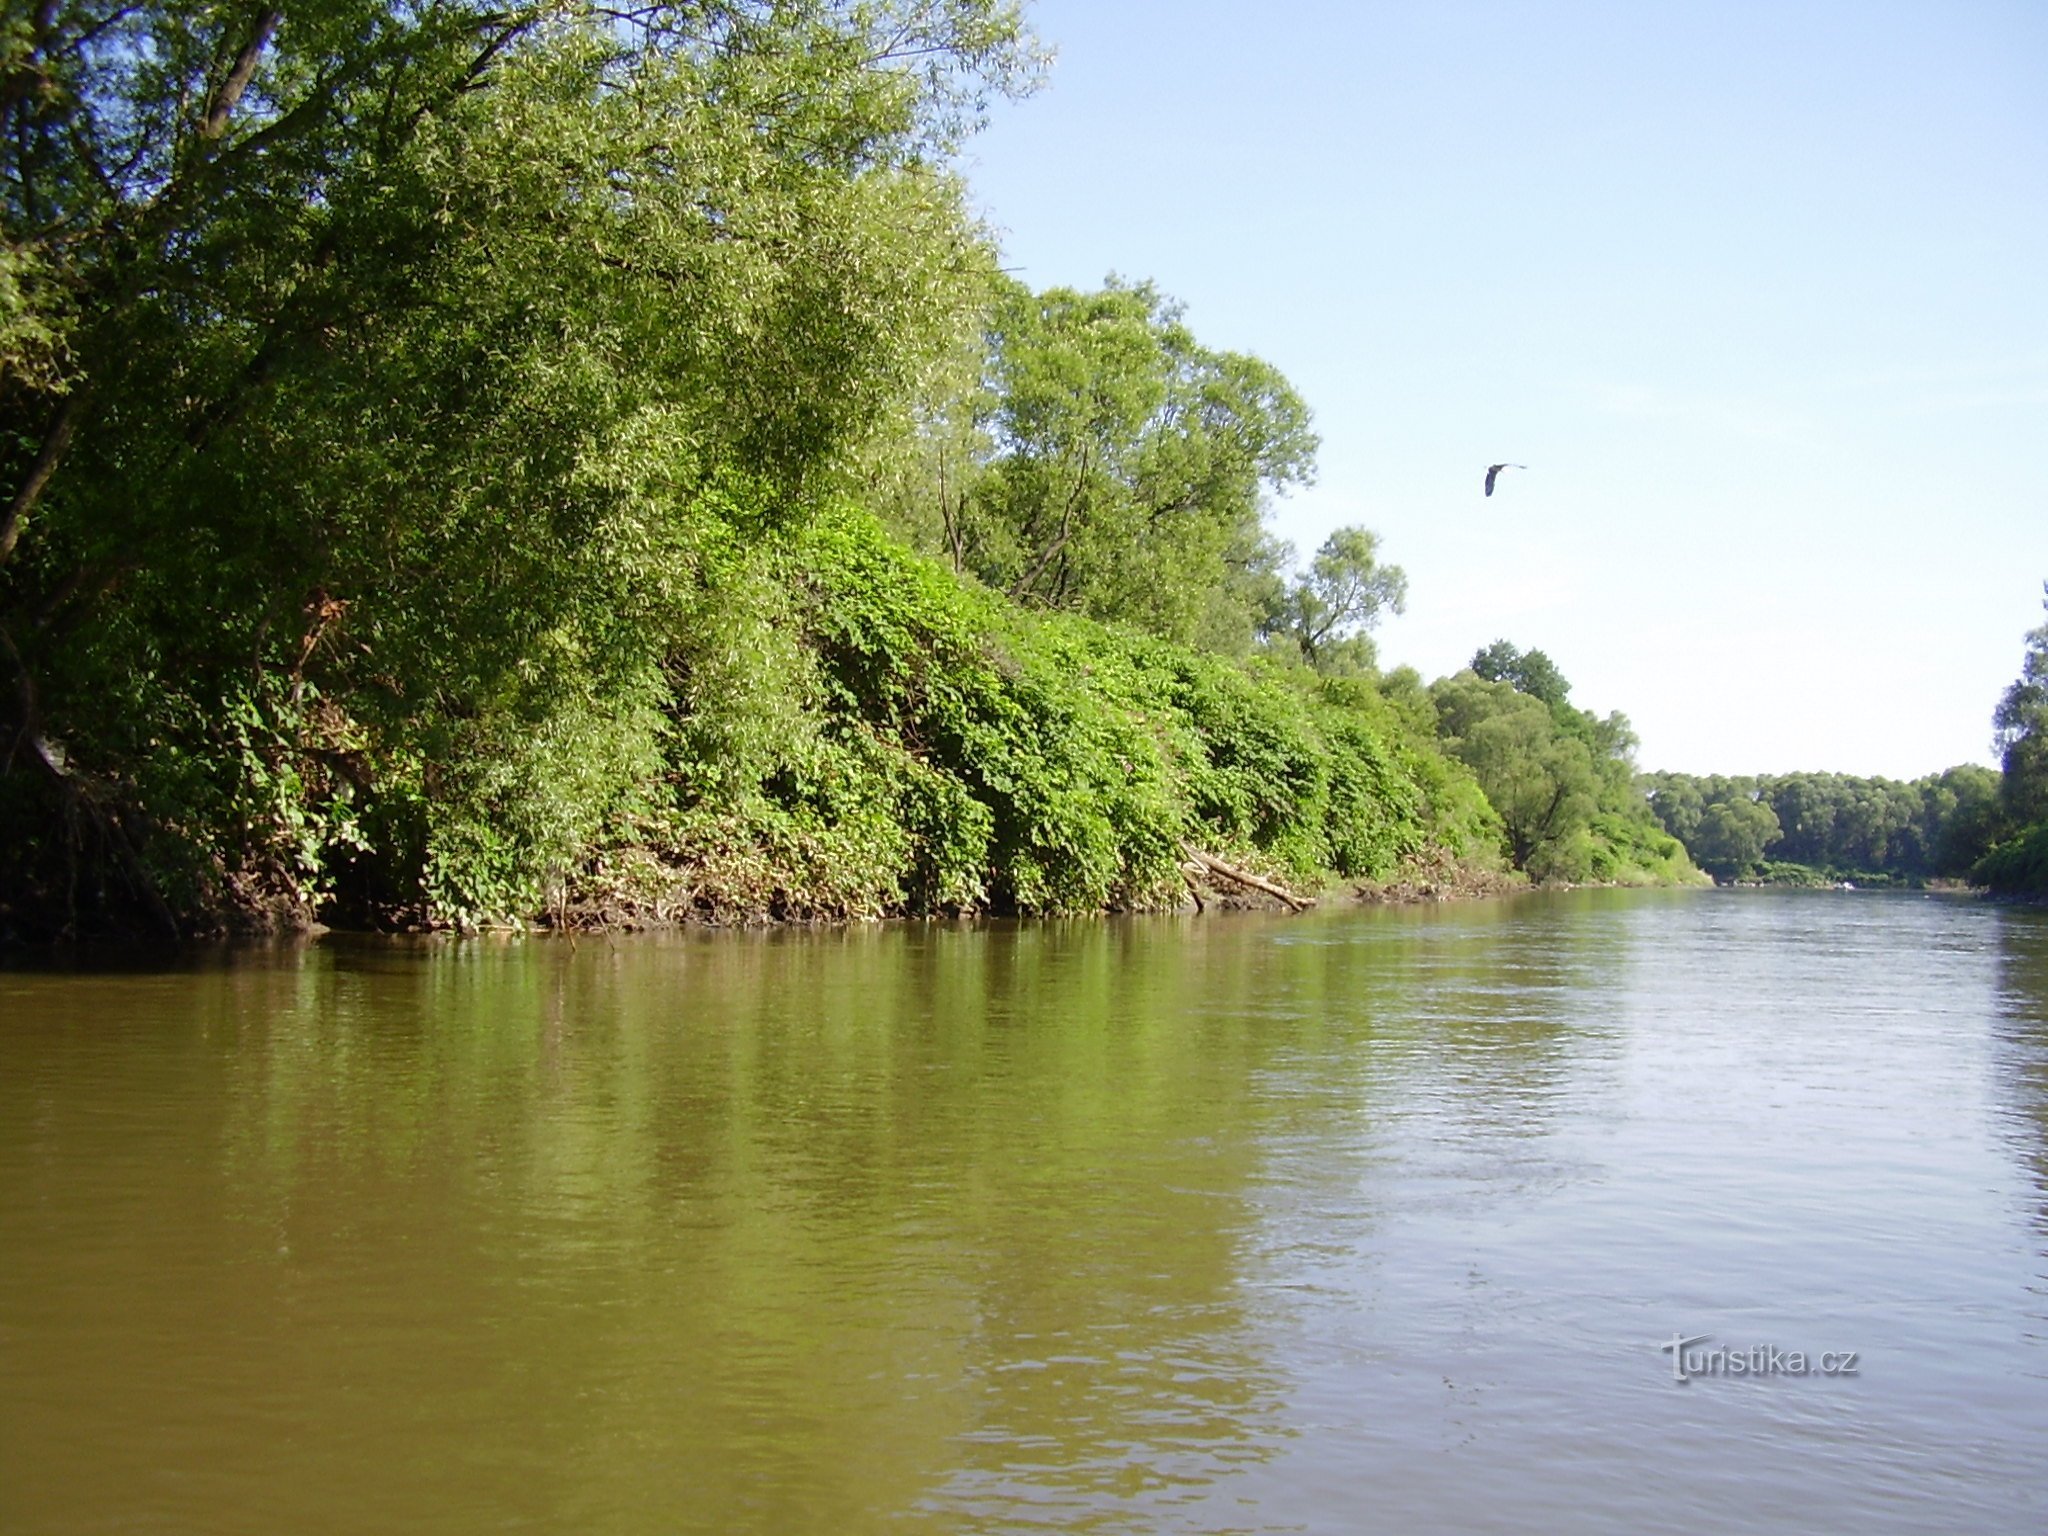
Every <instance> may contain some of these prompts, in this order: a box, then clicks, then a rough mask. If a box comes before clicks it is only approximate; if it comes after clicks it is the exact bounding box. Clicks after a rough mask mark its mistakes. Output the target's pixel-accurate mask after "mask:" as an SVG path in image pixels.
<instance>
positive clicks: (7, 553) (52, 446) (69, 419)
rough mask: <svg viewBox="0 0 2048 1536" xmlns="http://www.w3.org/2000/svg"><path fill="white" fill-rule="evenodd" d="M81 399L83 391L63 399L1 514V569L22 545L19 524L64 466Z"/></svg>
mask: <svg viewBox="0 0 2048 1536" xmlns="http://www.w3.org/2000/svg"><path fill="white" fill-rule="evenodd" d="M84 399H85V391H84V390H82V389H80V390H77V391H74V392H73V393H72V394H70V395H67V396H66V397H65V399H64V404H63V405H62V406H61V407H60V408H59V409H58V411H57V415H56V417H55V418H54V419H53V420H52V421H51V422H50V426H49V430H48V431H46V432H44V433H43V445H42V447H41V448H40V449H38V450H37V452H36V458H35V462H34V463H33V464H31V465H30V466H29V470H28V476H27V478H26V479H24V480H23V481H22V482H21V488H20V489H19V490H17V491H16V492H15V493H14V499H13V500H12V501H10V502H9V503H8V504H7V511H6V512H5V513H4V514H0V566H4V565H5V564H6V563H7V562H8V561H9V560H11V559H12V558H13V557H14V546H15V545H16V544H18V543H20V542H21V528H22V524H23V523H24V522H26V521H27V519H28V514H29V512H30V510H31V509H33V508H34V506H35V504H36V501H37V499H38V498H39V497H40V496H41V495H42V494H43V488H44V487H45V486H47V485H48V484H49V483H50V477H51V476H52V475H54V474H56V473H57V466H58V465H59V464H61V463H63V462H64V453H65V450H66V449H68V448H69V447H70V446H71V431H72V428H73V427H75V426H76V425H77V423H78V413H79V410H80V408H81V402H82V401H83V400H84Z"/></svg>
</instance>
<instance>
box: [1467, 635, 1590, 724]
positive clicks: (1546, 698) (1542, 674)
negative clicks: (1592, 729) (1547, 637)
mask: <svg viewBox="0 0 2048 1536" xmlns="http://www.w3.org/2000/svg"><path fill="white" fill-rule="evenodd" d="M1471 668H1472V671H1473V672H1475V673H1477V674H1478V675H1479V676H1480V677H1483V678H1485V679H1486V680H1487V681H1488V682H1490V683H1506V684H1508V685H1509V686H1510V687H1511V688H1513V689H1514V690H1515V691H1516V692H1517V693H1526V694H1528V695H1529V696H1530V697H1531V698H1536V699H1541V700H1542V701H1543V702H1544V703H1545V704H1548V705H1549V706H1550V707H1551V708H1552V709H1562V708H1564V707H1565V705H1566V702H1567V701H1568V700H1569V699H1570V697H1571V691H1572V685H1571V684H1570V683H1568V682H1566V681H1565V679H1564V674H1563V673H1562V672H1560V671H1558V669H1557V663H1556V662H1554V661H1552V660H1551V659H1550V658H1549V657H1548V656H1546V655H1544V654H1543V652H1541V651H1537V650H1529V651H1523V650H1520V649H1519V648H1517V647H1516V646H1514V645H1512V644H1511V643H1509V642H1508V641H1506V640H1496V641H1494V642H1493V644H1491V645H1488V646H1482V647H1481V648H1480V649H1479V650H1478V651H1476V652H1475V653H1474V654H1473V657H1472V662H1471Z"/></svg>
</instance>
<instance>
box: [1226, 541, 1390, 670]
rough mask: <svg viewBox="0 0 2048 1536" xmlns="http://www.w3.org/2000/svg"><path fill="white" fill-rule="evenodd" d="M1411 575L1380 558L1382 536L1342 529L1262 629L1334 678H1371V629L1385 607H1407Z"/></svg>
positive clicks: (1301, 576)
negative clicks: (1277, 637) (1291, 644)
mask: <svg viewBox="0 0 2048 1536" xmlns="http://www.w3.org/2000/svg"><path fill="white" fill-rule="evenodd" d="M1407 601H1408V576H1407V573H1406V572H1404V571H1403V570H1402V569H1401V568H1400V567H1399V566H1398V565H1382V564H1380V562H1379V535H1377V534H1375V533H1373V532H1371V531H1370V530H1368V529H1365V528H1339V529H1338V530H1337V531H1336V532H1335V533H1332V534H1331V535H1330V536H1329V538H1327V539H1325V540H1324V541H1323V546H1322V548H1320V549H1318V550H1317V551H1316V555H1315V558H1314V559H1313V560H1311V561H1310V562H1309V567H1308V569H1307V570H1306V571H1305V572H1303V573H1302V574H1301V575H1300V576H1299V577H1297V578H1296V579H1295V582H1294V585H1293V586H1292V587H1291V588H1288V589H1287V590H1286V591H1285V593H1284V594H1282V596H1281V598H1280V600H1279V601H1278V602H1277V603H1275V604H1274V605H1273V607H1272V611H1270V612H1269V613H1268V614H1267V616H1266V617H1265V619H1264V620H1263V622H1262V623H1261V626H1260V628H1261V631H1262V633H1264V634H1266V635H1269V636H1273V635H1277V636H1283V637H1285V638H1286V639H1289V640H1292V641H1293V642H1294V644H1295V646H1296V648H1297V649H1298V650H1299V651H1300V652H1301V659H1302V660H1303V661H1305V662H1307V663H1308V664H1309V665H1310V666H1312V667H1314V668H1315V669H1316V670H1317V671H1319V672H1323V673H1327V674H1330V675H1333V676H1370V675H1372V674H1373V673H1374V672H1375V671H1376V670H1377V669H1376V667H1375V665H1374V659H1375V658H1374V655H1373V649H1372V640H1371V636H1370V634H1369V631H1370V630H1371V629H1372V627H1373V625H1375V624H1376V623H1378V622H1379V616H1380V613H1381V611H1382V610H1383V609H1386V610H1391V611H1393V612H1395V613H1402V612H1405V611H1406V608H1407Z"/></svg>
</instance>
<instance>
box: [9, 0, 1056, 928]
mask: <svg viewBox="0 0 2048 1536" xmlns="http://www.w3.org/2000/svg"><path fill="white" fill-rule="evenodd" d="M1033 60H1034V53H1033V48H1032V45H1031V44H1030V42H1029V39H1028V37H1027V36H1026V35H1025V33H1024V32H1023V30H1022V28H1021V25H1020V23H1019V21H1018V18H1017V14H1016V10H1015V8H1014V6H1012V5H1010V4H1008V3H1006V0H947V3H945V4H938V5H934V4H927V3H923V0H901V3H894V0H862V3H854V0H721V3H715V4H688V3H682V4H653V5H647V6H635V7H630V8H619V7H611V6H599V5H594V4H584V3H578V0H544V3H540V0H536V3H513V4H509V5H501V4H485V3H482V0H442V3H436V4H432V5H409V4H397V3H391V0H307V3H305V4H300V5H281V6H279V7H277V8H275V9H270V8H265V7H263V6H260V5H259V6H228V5H224V4H184V3H180V4H171V3H168V0H141V3H122V4H117V3H115V0H53V3H51V4H46V5H40V6H38V7H36V9H35V10H34V12H33V14H26V15H25V14H22V13H21V11H20V9H19V8H17V9H16V10H15V11H14V12H10V19H9V21H8V23H7V24H6V26H5V28H4V31H0V231H4V246H0V252H4V257H0V338H4V341H5V345H6V347H7V351H6V354H5V366H4V367H0V508H4V510H0V677H4V682H0V740H5V741H7V742H8V743H9V744H10V746H25V747H26V748H27V750H10V751H8V752H7V753H5V754H4V755H0V763H4V764H5V765H6V766H5V768H4V769H0V799H7V798H8V797H13V799H14V801H15V803H17V805H18V806H21V807H25V809H23V810H22V812H21V815H22V818H23V820H22V821H20V822H18V823H16V824H17V825H31V826H45V827H47V826H62V825H64V824H65V817H66V815H71V816H73V818H74V819H75V818H76V817H78V816H85V817H86V818H87V819H88V820H89V821H91V822H92V823H93V824H94V826H95V827H96V832H95V833H94V834H93V835H94V836H95V837H96V838H97V840H98V841H97V843H96V844H94V845H93V846H98V847H101V848H103V849H106V850H111V852H110V853H109V857H116V856H119V857H120V858H121V859H123V860H125V863H126V865H127V866H129V867H128V868H127V871H126V874H125V875H124V877H123V878H125V879H127V880H128V882H129V883H130V884H141V885H147V884H151V883H155V884H159V885H165V886H166V888H168V887H169V886H171V885H175V884H176V882H177V881H178V880H181V879H182V880H185V881H187V882H188V883H190V882H198V883H201V884H210V885H211V886H213V887H214V888H220V887H222V886H232V887H234V888H236V889H267V890H275V891H278V892H281V893H283V894H285V895H287V896H290V895H293V894H294V893H298V894H301V895H302V894H303V892H304V890H305V889H306V888H307V886H308V883H309V882H314V881H317V880H318V879H319V878H320V876H319V873H318V871H319V870H320V869H321V868H322V867H323V865H326V866H327V867H332V863H333V861H334V860H336V859H341V860H343V861H344V862H345V861H346V860H347V859H349V858H350V857H352V855H351V853H350V851H349V850H351V849H357V848H358V846H359V845H363V844H365V843H366V842H367V843H374V844H375V845H376V847H377V848H378V850H379V852H378V856H377V861H378V862H379V864H380V868H379V870H378V871H377V872H376V874H375V875H374V877H369V876H366V877H365V878H366V879H370V881H371V883H372V884H377V885H380V886H382V887H384V888H387V889H388V888H393V887H404V886H407V885H408V884H409V885H412V886H414V887H417V888H419V889H424V890H427V891H429V892H430V893H438V894H433V895H432V896H431V898H430V900H431V903H432V904H434V905H436V906H437V907H438V908H439V909H440V910H443V911H451V912H466V911H473V910H484V909H494V910H504V909H505V908H506V906H507V905H508V904H515V903H516V901H518V900H523V899H525V897H524V895H522V893H530V892H531V891H532V890H533V889H534V888H535V887H536V882H538V881H540V880H542V879H543V878H544V877H545V873H546V870H547V869H548V868H549V867H550V866H551V865H552V864H555V863H558V862H559V861H560V859H561V858H563V857H565V856H566V855H565V853H564V851H563V850H565V849H568V848H571V847H574V846H576V844H577V840H578V838H580V837H582V836H583V835H584V834H585V833H587V832H588V830H589V828H590V826H591V825H593V824H594V822H595V819H596V818H598V817H600V816H603V815H606V814H611V813H612V812H613V811H615V810H617V809H619V796H620V795H621V794H622V793H623V789H622V786H623V785H625V784H627V783H629V782H632V781H633V779H634V777H635V776H636V774H637V773H638V771H639V769H638V768H636V767H635V766H634V765H636V764H637V765H640V767H644V765H645V763H646V762H647V761H648V757H649V754H650V753H651V752H652V751H653V749H654V744H655V743H656V741H657V740H658V739H659V738H660V736H661V734H662V732H663V729H664V727H663V724H662V719H661V714H662V710H663V708H664V707H665V700H667V699H668V698H669V696H670V695H671V694H672V693H673V691H674V685H675V676H674V672H675V657H676V655H677V653H678V650H679V647H678V646H677V644H676V641H677V633H676V632H677V629H678V627H679V625H681V624H682V623H683V622H685V619H686V616H687V615H689V614H690V613H691V606H690V600H691V596H692V594H693V592H695V591H696V590H697V588H698V587H699V585H700V584H701V581H702V579H703V577H704V575H705V573H706V572H707V571H710V570H712V569H714V568H716V565H717V561H718V558H719V551H720V550H721V549H723V548H725V547H726V546H727V545H729V544H730V543H732V542H733V541H735V540H739V541H744V540H746V539H748V538H751V537H754V536H755V535H756V534H757V533H758V532H759V530H760V529H762V528H763V527H765V526H767V525H768V524H769V523H771V522H773V521H775V520H777V519H781V518H787V517H790V516H794V515H799V514H800V513H801V511H802V509H803V508H804V507H806V506H807V505H809V504H810V502H811V501H812V500H813V499H814V496H815V494H816V492H817V491H818V490H819V489H820V488H822V487H823V486H824V485H826V484H827V483H828V482H829V479H830V476H831V474H832V473H833V472H834V471H835V468H836V467H837V466H839V465H841V464H843V463H846V462H848V461H849V460H850V459H851V457H852V456H853V454H854V452H855V450H856V449H857V448H858V447H859V445H860V444H861V443H862V442H863V441H864V439H865V438H867V437H868V436H869V435H871V434H872V433H873V432H874V431H875V430H876V429H877V427H878V426H879V424H880V423H882V422H883V421H884V420H885V419H886V418H887V415H888V412H889V411H890V410H891V409H892V407H893V404H894V402H895V401H897V400H898V399H900V398H901V397H902V396H903V395H905V394H906V393H908V392H909V391H910V390H911V389H912V388H913V387H914V385H915V383H916V381H917V380H919V379H920V378H922V377H923V376H924V374H925V373H926V372H927V371H928V370H929V369H930V367H931V366H932V365H933V360H934V359H935V358H938V357H941V356H943V355H945V354H946V352H947V351H948V349H949V348H951V347H952V346H953V345H954V344H955V340H956V337H957V334H958V332H959V330H960V328H961V325H962V323H963V321H966V320H968V319H969V317H971V316H972V314H973V312H974V308H975V305H976V303H977V301H978V298H979V295H980V293H981V292H982V291H983V284H984V283H985V280H986V273H987V270H988V268H989V265H990V261H989V256H988V252H987V250H986V248H985V245H984V242H983V240H982V237H981V234H980V232H979V229H978V227H977V225H976V224H975V223H974V221H973V220H972V219H971V218H970V217H969V216H968V215H967V213H966V211H965V208H964V203H963V199H962V195H961V192H960V188H959V186H958V184H957V182H956V180H955V179H954V178H953V177H952V176H951V175H950V174H949V173H948V172H947V171H946V170H945V168H944V166H945V157H946V155H947V154H948V153H949V151H950V148H951V147H952V145H953V144H954V143H955V142H956V141H957V138H958V135H959V134H960V133H961V132H963V131H964V130H965V129H966V128H967V127H968V126H970V125H971V123H972V121H973V120H974V118H975V116H976V114H977V112H978V110H979V104H980V102H981V100H982V98H983V97H984V95H985V94H986V92H988V91H989V90H992V89H1006V88H1010V87H1013V86H1017V85H1020V84H1022V83H1024V82H1025V81H1027V80H1028V78H1029V76H1030V73H1031V70H1032V68H1033V67H1034V66H1033ZM31 781H32V782H31ZM60 801H61V802H62V803H63V805H65V806H68V807H69V810H68V811H65V810H60V809H59V808H58V802H60ZM143 806H146V807H148V808H149V810H148V812H147V814H144V813H143V812H142V811H141V810H140V809H138V808H139V807H143ZM38 807H40V808H38ZM0 809H4V806H0ZM152 827H164V828H170V829H172V830H173V832H174V835H167V836H165V837H160V838H157V837H152V836H151V835H150V829H151V828H152ZM38 846H39V847H41V848H43V849H44V850H45V852H47V851H48V850H49V849H53V848H55V847H56V846H57V840H54V839H45V841H44V842H43V843H41V844H39V845H38ZM138 846H142V847H145V848H147V849H149V850H157V851H161V850H168V849H177V850H182V852H181V853H180V855H179V857H180V859H181V860H182V864H181V867H180V868H175V869H171V868H165V867H163V865H164V860H163V858H159V857H157V855H156V853H154V852H153V853H152V854H151V856H150V858H149V859H144V860H139V861H138V860H136V859H134V858H129V857H127V856H126V855H125V854H123V853H122V850H132V849H134V848H136V847H138ZM41 856H43V855H41V854H38V853H37V852H36V851H35V849H30V850H29V851H28V853H27V854H25V855H24V858H25V859H33V858H35V857H41ZM49 856H52V857H54V856H56V855H54V854H51V855H49ZM166 857H167V855H166ZM151 863H153V864H155V865H156V867H155V868H154V870H153V871H152V870H144V869H143V868H142V867H141V866H142V865H143V864H151ZM357 867H358V868H360V864H358V866H357ZM350 878H355V876H353V875H352V876H350Z"/></svg>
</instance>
